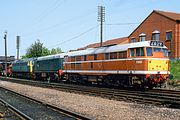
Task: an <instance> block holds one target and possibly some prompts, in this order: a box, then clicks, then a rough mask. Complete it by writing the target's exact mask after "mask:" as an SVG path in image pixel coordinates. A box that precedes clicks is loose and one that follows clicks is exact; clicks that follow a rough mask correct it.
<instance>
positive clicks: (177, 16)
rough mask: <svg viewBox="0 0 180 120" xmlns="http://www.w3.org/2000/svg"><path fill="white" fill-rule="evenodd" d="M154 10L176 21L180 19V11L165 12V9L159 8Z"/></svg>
mask: <svg viewBox="0 0 180 120" xmlns="http://www.w3.org/2000/svg"><path fill="white" fill-rule="evenodd" d="M153 12H156V13H158V14H160V15H162V16H164V17H167V18H169V19H172V20H175V21H179V20H180V13H173V12H165V11H159V10H154V11H153Z"/></svg>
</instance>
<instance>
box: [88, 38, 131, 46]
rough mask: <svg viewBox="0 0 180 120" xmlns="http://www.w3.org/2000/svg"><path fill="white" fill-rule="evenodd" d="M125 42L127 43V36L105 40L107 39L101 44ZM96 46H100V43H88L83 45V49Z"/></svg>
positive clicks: (110, 44)
mask: <svg viewBox="0 0 180 120" xmlns="http://www.w3.org/2000/svg"><path fill="white" fill-rule="evenodd" d="M125 43H128V37H123V38H116V39H111V40H107V41H105V42H103V46H112V45H117V44H125ZM97 47H100V43H93V44H89V45H87V46H86V47H85V49H87V48H97Z"/></svg>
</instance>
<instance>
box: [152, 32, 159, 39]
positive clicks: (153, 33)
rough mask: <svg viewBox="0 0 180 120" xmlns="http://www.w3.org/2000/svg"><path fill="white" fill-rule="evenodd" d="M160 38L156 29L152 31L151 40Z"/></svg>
mask: <svg viewBox="0 0 180 120" xmlns="http://www.w3.org/2000/svg"><path fill="white" fill-rule="evenodd" d="M159 38H160V32H159V31H158V30H155V31H153V32H152V40H159Z"/></svg>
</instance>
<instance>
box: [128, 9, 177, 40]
mask: <svg viewBox="0 0 180 120" xmlns="http://www.w3.org/2000/svg"><path fill="white" fill-rule="evenodd" d="M153 13H156V14H159V15H161V16H163V17H166V18H168V19H170V20H173V21H177V22H179V21H180V13H173V12H165V11H160V10H153V11H152V12H151V13H150V14H149V15H148V17H146V18H145V19H144V20H143V21H142V22H141V24H140V25H139V26H138V27H137V28H136V29H134V30H133V32H132V33H131V34H130V35H129V36H128V37H130V36H131V35H132V34H133V33H134V32H135V31H136V30H137V29H138V28H139V27H140V26H141V25H142V24H143V23H144V22H145V21H146V20H147V19H148V18H149V17H150V16H151V15H152V14H153Z"/></svg>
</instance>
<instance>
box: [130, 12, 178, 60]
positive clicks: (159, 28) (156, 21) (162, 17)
mask: <svg viewBox="0 0 180 120" xmlns="http://www.w3.org/2000/svg"><path fill="white" fill-rule="evenodd" d="M128 38H129V42H138V41H145V40H161V41H163V42H164V44H165V45H166V46H167V47H168V50H169V51H168V52H169V56H170V57H172V58H180V13H172V12H164V11H157V10H154V11H153V12H152V13H151V14H150V15H149V16H148V17H147V18H146V19H145V20H144V21H143V22H142V23H141V24H140V25H139V26H138V27H137V28H136V29H135V30H134V31H133V32H132V33H131V34H130V35H129V37H128Z"/></svg>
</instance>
